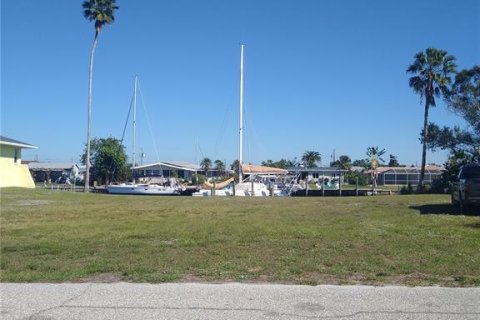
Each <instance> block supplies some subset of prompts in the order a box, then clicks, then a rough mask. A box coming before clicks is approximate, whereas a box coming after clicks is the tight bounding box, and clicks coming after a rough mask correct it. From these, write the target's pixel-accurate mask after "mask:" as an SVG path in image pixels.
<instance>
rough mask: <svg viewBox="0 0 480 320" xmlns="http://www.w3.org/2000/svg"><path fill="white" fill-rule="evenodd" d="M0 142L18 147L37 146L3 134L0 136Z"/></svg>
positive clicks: (30, 147)
mask: <svg viewBox="0 0 480 320" xmlns="http://www.w3.org/2000/svg"><path fill="white" fill-rule="evenodd" d="M0 144H3V145H7V146H13V147H20V148H25V149H37V148H38V147H36V146H34V145H32V144H29V143H25V142H22V141H18V140H14V139H11V138H8V137H5V136H0Z"/></svg>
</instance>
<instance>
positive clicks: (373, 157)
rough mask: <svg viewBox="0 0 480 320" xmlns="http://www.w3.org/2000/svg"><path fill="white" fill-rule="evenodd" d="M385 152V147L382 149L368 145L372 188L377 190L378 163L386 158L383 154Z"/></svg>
mask: <svg viewBox="0 0 480 320" xmlns="http://www.w3.org/2000/svg"><path fill="white" fill-rule="evenodd" d="M384 154H385V149H382V150H380V148H379V147H368V148H367V157H368V161H369V162H370V170H371V172H372V188H373V189H374V190H375V188H376V187H377V168H378V165H379V164H380V162H381V163H383V162H385V160H384V159H383V158H382V156H383V155H384Z"/></svg>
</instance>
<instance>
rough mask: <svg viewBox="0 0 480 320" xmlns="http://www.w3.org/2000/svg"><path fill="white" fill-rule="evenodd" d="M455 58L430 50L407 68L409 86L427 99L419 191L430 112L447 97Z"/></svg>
mask: <svg viewBox="0 0 480 320" xmlns="http://www.w3.org/2000/svg"><path fill="white" fill-rule="evenodd" d="M456 67H457V66H456V64H455V57H454V56H452V55H449V54H448V52H446V51H443V50H438V49H434V48H428V49H426V50H425V52H419V53H417V54H416V55H415V60H414V62H413V64H412V65H410V66H409V67H408V68H407V73H409V74H412V75H413V76H412V77H411V78H410V79H409V85H410V87H411V88H412V89H413V91H414V92H415V93H418V94H419V95H420V99H425V113H424V116H423V139H422V140H423V141H422V144H423V148H422V169H421V171H420V178H419V180H418V187H417V190H419V191H420V190H422V188H423V182H424V179H425V164H426V158H427V137H428V111H429V108H430V107H434V106H435V97H437V98H438V97H440V96H444V97H445V96H447V93H448V85H449V84H450V83H451V78H450V76H451V75H453V74H454V73H455V72H456Z"/></svg>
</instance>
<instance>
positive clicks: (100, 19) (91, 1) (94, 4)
mask: <svg viewBox="0 0 480 320" xmlns="http://www.w3.org/2000/svg"><path fill="white" fill-rule="evenodd" d="M82 7H83V15H84V17H85V18H86V19H88V20H89V21H95V37H94V38H93V44H92V48H91V50H90V67H89V75H88V121H87V154H86V159H90V152H91V150H90V149H91V145H90V143H91V141H90V140H91V139H90V137H91V128H92V79H93V57H94V54H95V48H96V47H97V40H98V35H99V34H100V31H102V27H103V25H104V24H111V23H113V21H114V20H115V16H114V13H115V10H117V9H118V7H117V6H116V4H115V0H87V1H84V2H83V4H82ZM86 166H87V168H86V172H85V192H87V191H88V189H89V185H90V161H87V162H86Z"/></svg>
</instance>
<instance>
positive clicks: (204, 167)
mask: <svg viewBox="0 0 480 320" xmlns="http://www.w3.org/2000/svg"><path fill="white" fill-rule="evenodd" d="M200 167H201V168H202V170H203V171H205V177H208V175H207V174H208V170H209V169H210V168H211V167H212V160H210V158H203V160H202V162H200Z"/></svg>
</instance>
